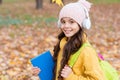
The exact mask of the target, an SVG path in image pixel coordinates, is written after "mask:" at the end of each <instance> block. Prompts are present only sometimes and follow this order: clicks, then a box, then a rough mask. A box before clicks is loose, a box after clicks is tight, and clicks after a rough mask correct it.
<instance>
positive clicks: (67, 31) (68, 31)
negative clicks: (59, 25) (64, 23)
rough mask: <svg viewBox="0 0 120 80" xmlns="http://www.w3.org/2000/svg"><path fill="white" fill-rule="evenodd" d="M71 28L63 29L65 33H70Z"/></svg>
mask: <svg viewBox="0 0 120 80" xmlns="http://www.w3.org/2000/svg"><path fill="white" fill-rule="evenodd" d="M71 31H72V30H64V32H65V33H66V34H68V33H70V32H71Z"/></svg>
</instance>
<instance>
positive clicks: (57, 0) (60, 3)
mask: <svg viewBox="0 0 120 80" xmlns="http://www.w3.org/2000/svg"><path fill="white" fill-rule="evenodd" d="M52 2H55V3H56V4H58V5H59V6H63V2H62V1H61V0H52Z"/></svg>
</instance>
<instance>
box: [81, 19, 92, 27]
mask: <svg viewBox="0 0 120 80" xmlns="http://www.w3.org/2000/svg"><path fill="white" fill-rule="evenodd" d="M82 26H83V27H84V28H86V29H90V27H91V21H90V19H89V18H86V19H85V20H84V21H83V23H82Z"/></svg>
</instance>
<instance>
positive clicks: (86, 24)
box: [82, 6, 91, 29]
mask: <svg viewBox="0 0 120 80" xmlns="http://www.w3.org/2000/svg"><path fill="white" fill-rule="evenodd" d="M83 8H84V11H85V13H86V18H85V19H84V20H83V22H82V27H84V28H86V29H90V27H91V21H90V17H89V13H88V10H87V9H86V8H85V7H84V6H83Z"/></svg>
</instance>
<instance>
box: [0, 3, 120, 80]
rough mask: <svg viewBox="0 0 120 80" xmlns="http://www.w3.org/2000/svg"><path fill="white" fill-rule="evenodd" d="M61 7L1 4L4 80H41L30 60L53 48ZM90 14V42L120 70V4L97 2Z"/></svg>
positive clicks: (0, 75)
mask: <svg viewBox="0 0 120 80" xmlns="http://www.w3.org/2000/svg"><path fill="white" fill-rule="evenodd" d="M59 10H60V7H59V6H58V5H55V4H49V3H44V8H43V9H40V10H36V9H35V3H33V2H32V1H31V2H24V3H22V2H21V3H15V4H14V3H10V4H8V3H5V4H3V5H0V80H38V77H36V76H33V75H32V72H31V67H32V66H31V64H30V61H29V60H30V59H31V58H33V57H34V56H36V55H38V54H40V53H41V52H43V51H45V50H48V49H50V50H52V49H53V46H54V45H55V43H56V41H57V39H56V36H57V34H58V32H59V29H58V28H57V27H56V21H57V15H58V11H59ZM90 13H91V19H92V28H91V29H90V30H89V31H87V33H88V34H89V35H88V37H89V39H90V42H91V43H92V44H93V46H94V47H95V48H96V50H97V52H98V53H102V54H103V55H104V57H105V59H106V60H108V61H109V62H110V63H111V64H112V65H113V66H114V68H116V69H117V71H118V72H119V73H120V36H119V35H120V22H119V21H120V4H112V5H93V7H92V9H91V12H90Z"/></svg>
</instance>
